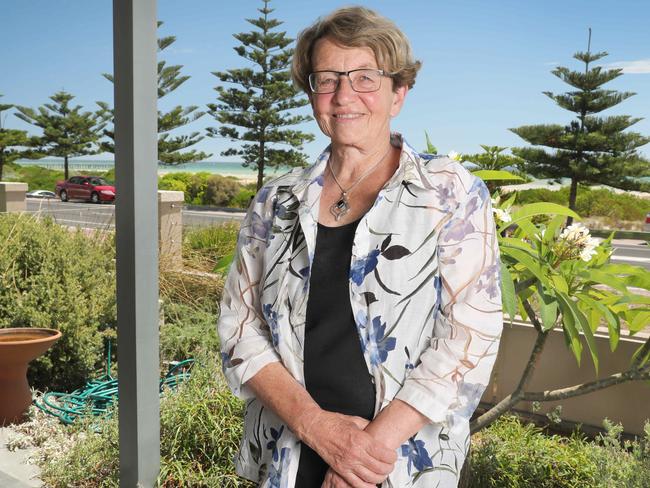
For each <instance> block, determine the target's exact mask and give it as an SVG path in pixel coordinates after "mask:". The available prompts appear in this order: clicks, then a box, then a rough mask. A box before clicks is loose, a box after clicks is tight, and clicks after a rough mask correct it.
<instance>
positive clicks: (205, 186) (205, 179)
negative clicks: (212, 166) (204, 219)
mask: <svg viewBox="0 0 650 488" xmlns="http://www.w3.org/2000/svg"><path fill="white" fill-rule="evenodd" d="M158 188H159V189H160V190H175V191H182V192H185V203H188V204H191V205H216V206H221V207H223V206H226V205H228V204H229V202H230V201H231V200H233V199H234V198H235V197H236V196H237V195H238V194H239V192H240V190H241V188H242V185H241V184H240V183H239V182H238V181H237V180H236V179H234V178H230V177H226V176H221V175H215V174H210V173H206V172H200V173H187V172H178V173H167V174H166V175H164V176H162V177H160V179H159V180H158Z"/></svg>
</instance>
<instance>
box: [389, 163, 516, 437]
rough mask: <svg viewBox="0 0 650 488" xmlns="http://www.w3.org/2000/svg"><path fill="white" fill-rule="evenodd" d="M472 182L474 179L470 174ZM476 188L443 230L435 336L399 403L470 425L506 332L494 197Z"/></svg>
mask: <svg viewBox="0 0 650 488" xmlns="http://www.w3.org/2000/svg"><path fill="white" fill-rule="evenodd" d="M468 176H469V175H468ZM470 178H471V179H470V180H469V182H468V183H469V185H470V189H469V191H467V193H466V196H465V198H462V199H460V203H459V205H458V207H457V208H456V210H455V211H454V212H453V214H452V215H451V218H450V219H449V220H448V221H447V223H446V224H445V225H444V226H443V228H442V229H441V232H440V235H439V241H438V266H439V272H440V280H436V281H435V292H436V293H437V294H438V306H437V307H436V308H435V312H434V314H433V320H434V324H433V337H432V339H431V343H430V347H428V348H427V349H426V350H425V351H424V352H423V353H422V354H421V355H420V358H419V363H416V366H415V368H414V369H413V370H412V371H411V374H410V375H409V376H408V377H407V378H406V380H405V382H404V384H403V386H402V388H401V390H400V391H399V392H398V394H397V395H396V398H399V399H400V400H402V401H404V402H406V403H408V404H409V405H411V406H412V407H413V408H415V409H416V410H418V411H419V412H420V413H422V414H423V415H424V416H426V417H427V418H428V419H429V420H430V421H431V422H433V423H443V424H446V425H447V426H449V427H451V426H453V424H454V423H455V421H456V422H457V421H459V420H461V419H466V420H469V418H470V417H471V415H472V413H473V412H474V410H475V409H476V407H477V406H478V403H479V401H480V399H481V396H482V394H483V391H484V390H485V388H486V386H487V384H488V382H489V379H490V373H491V371H492V367H493V366H494V361H495V359H496V354H497V350H498V346H499V340H500V337H501V330H502V328H503V315H502V308H501V287H500V263H499V247H498V242H497V235H496V229H495V224H494V218H493V215H492V206H491V200H490V195H489V192H488V190H487V188H486V187H485V184H484V183H483V182H482V181H481V180H480V179H478V178H476V177H474V176H470Z"/></svg>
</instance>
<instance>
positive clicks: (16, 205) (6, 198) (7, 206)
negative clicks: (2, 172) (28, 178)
mask: <svg viewBox="0 0 650 488" xmlns="http://www.w3.org/2000/svg"><path fill="white" fill-rule="evenodd" d="M26 192H27V183H8V182H4V181H3V182H0V212H24V211H25V210H26V209H27V204H26V203H25V193H26Z"/></svg>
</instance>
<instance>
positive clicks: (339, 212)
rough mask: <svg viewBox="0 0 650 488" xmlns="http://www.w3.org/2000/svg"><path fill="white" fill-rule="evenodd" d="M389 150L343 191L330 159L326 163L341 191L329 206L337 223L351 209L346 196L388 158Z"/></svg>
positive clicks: (389, 147)
mask: <svg viewBox="0 0 650 488" xmlns="http://www.w3.org/2000/svg"><path fill="white" fill-rule="evenodd" d="M391 149H392V146H390V145H389V146H388V151H386V153H385V154H384V155H383V156H382V157H381V159H380V160H379V161H377V162H376V163H375V164H373V165H372V166H371V167H370V168H369V169H368V170H366V172H365V173H363V174H362V175H361V176H360V177H359V178H357V180H356V181H355V182H354V183H352V185H350V186H349V187H348V188H347V189H345V190H344V189H343V187H342V186H341V183H339V180H338V179H337V178H336V175H335V174H334V170H333V169H332V164H331V161H332V160H331V158H330V160H329V161H328V162H327V167H328V168H329V170H330V173H332V177H333V178H334V181H335V182H336V184H337V185H338V187H339V190H341V196H340V197H339V199H338V200H337V201H336V202H334V203H333V204H332V205H331V206H330V213H331V214H332V215H333V216H334V219H335V220H336V221H337V222H338V221H339V220H340V219H341V217H343V216H344V215H345V214H347V213H348V212H349V211H350V209H351V207H350V202H349V201H348V195H349V194H350V191H351V190H352V189H353V188H354V187H355V186H357V185H358V184H359V183H360V182H361V180H363V179H364V178H365V177H366V176H368V175H369V174H370V173H372V172H373V170H374V169H375V168H377V166H379V165H380V164H381V162H382V161H383V160H384V159H386V156H388V153H389V152H390V150H391Z"/></svg>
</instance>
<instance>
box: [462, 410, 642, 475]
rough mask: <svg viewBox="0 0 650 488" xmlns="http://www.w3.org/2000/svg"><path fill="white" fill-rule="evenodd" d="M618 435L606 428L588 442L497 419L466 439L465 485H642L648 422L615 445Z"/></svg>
mask: <svg viewBox="0 0 650 488" xmlns="http://www.w3.org/2000/svg"><path fill="white" fill-rule="evenodd" d="M606 426H607V424H606ZM619 433H620V432H617V431H612V430H611V428H610V430H609V431H608V434H606V435H603V436H601V437H600V438H599V439H597V440H596V442H590V441H588V440H586V439H584V438H582V437H581V436H579V435H578V434H574V435H573V436H572V437H570V438H567V437H561V436H558V435H545V434H544V433H543V432H542V430H541V429H540V428H538V427H535V426H533V425H531V424H522V423H521V421H520V420H519V419H518V418H517V417H514V416H505V417H502V418H501V419H500V420H498V421H497V422H495V423H494V424H492V425H491V426H490V427H488V428H487V429H484V430H482V431H481V432H479V433H477V434H475V435H474V436H473V438H472V450H471V465H470V466H471V475H470V478H471V482H470V487H471V488H527V487H531V486H534V487H536V488H587V487H589V488H592V487H593V488H610V487H614V486H616V487H619V486H620V487H627V488H648V487H649V486H650V452H648V450H647V449H646V448H644V447H643V446H647V442H648V440H650V426H649V427H648V435H647V436H646V438H645V439H644V440H641V441H639V442H635V443H633V444H627V445H623V444H621V443H620V442H619V441H618V434H619ZM630 450H631V451H632V452H636V453H637V454H633V453H631V452H629V451H630Z"/></svg>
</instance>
